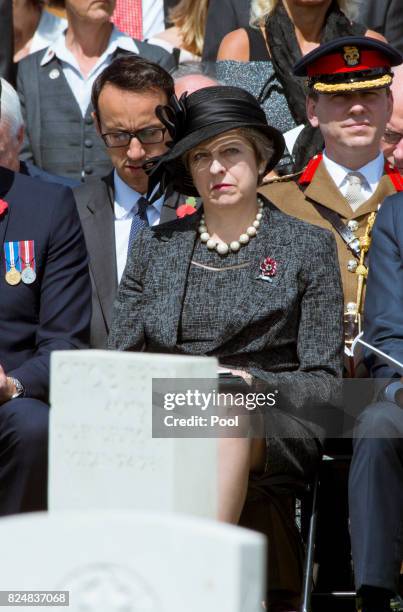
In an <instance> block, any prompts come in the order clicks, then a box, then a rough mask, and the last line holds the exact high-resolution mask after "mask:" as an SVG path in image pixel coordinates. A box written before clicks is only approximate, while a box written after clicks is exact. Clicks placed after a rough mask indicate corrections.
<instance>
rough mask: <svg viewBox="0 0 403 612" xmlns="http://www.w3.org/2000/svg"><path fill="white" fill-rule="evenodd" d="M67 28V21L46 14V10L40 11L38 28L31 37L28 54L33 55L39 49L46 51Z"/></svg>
mask: <svg viewBox="0 0 403 612" xmlns="http://www.w3.org/2000/svg"><path fill="white" fill-rule="evenodd" d="M66 28H67V20H66V19H62V18H61V17H57V16H56V15H52V13H48V11H47V10H46V9H44V10H43V11H42V15H41V18H40V20H39V24H38V27H37V28H36V30H35V34H34V35H33V37H32V42H31V44H30V46H29V52H30V53H35V52H36V51H40V50H41V49H46V47H49V45H50V44H51V43H53V42H55V41H56V40H57V39H58V38H59V36H60V35H61V34H62V32H64V30H65V29H66Z"/></svg>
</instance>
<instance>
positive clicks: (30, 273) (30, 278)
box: [21, 266, 36, 285]
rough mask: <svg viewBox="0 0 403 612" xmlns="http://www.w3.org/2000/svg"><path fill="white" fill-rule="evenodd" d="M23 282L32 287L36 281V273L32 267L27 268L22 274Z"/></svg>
mask: <svg viewBox="0 0 403 612" xmlns="http://www.w3.org/2000/svg"><path fill="white" fill-rule="evenodd" d="M21 280H22V282H23V283H25V284H26V285H31V284H32V283H33V282H34V281H35V280H36V273H35V270H33V269H32V268H31V267H29V266H28V267H26V268H24V270H23V271H22V272H21Z"/></svg>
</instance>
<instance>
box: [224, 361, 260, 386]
mask: <svg viewBox="0 0 403 612" xmlns="http://www.w3.org/2000/svg"><path fill="white" fill-rule="evenodd" d="M217 371H218V374H228V373H230V374H232V376H240V377H241V378H243V380H244V381H245V382H246V384H247V385H249V387H251V386H252V380H253V377H252V374H249V373H248V372H246V371H245V370H234V369H232V368H224V367H221V366H220V367H219V368H218V370H217Z"/></svg>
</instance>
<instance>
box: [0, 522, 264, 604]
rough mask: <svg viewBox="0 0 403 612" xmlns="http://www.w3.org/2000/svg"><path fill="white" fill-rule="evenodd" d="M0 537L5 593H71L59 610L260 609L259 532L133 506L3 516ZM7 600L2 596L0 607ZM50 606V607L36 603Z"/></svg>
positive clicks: (261, 551)
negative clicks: (138, 510)
mask: <svg viewBox="0 0 403 612" xmlns="http://www.w3.org/2000/svg"><path fill="white" fill-rule="evenodd" d="M0 542H1V555H2V558H3V560H4V562H3V563H2V570H1V589H3V590H7V591H14V590H18V591H39V593H44V592H45V591H68V592H69V607H62V606H60V607H59V606H57V609H58V610H60V611H62V610H66V611H67V610H68V612H190V611H191V612H206V611H208V612H261V610H262V604H261V602H262V600H263V598H264V575H265V574H264V564H265V538H264V537H263V536H262V535H260V534H258V533H255V532H253V531H248V530H246V529H241V528H239V527H233V526H229V525H224V524H222V523H218V522H216V521H211V520H206V519H199V518H195V517H187V516H181V515H172V514H171V515H164V516H161V515H154V514H149V513H147V514H144V513H136V512H131V513H128V512H124V513H121V512H114V513H112V512H109V513H105V512H97V511H94V512H91V513H89V512H85V513H76V512H73V513H64V512H55V513H53V514H45V513H39V514H31V515H25V516H19V517H12V518H5V519H2V520H1V521H0ZM6 597H7V595H6V594H4V593H3V592H0V604H1V605H3V603H5V602H6V601H7V599H6ZM47 597H52V596H47ZM53 597H54V599H53V601H54V602H55V601H56V599H55V596H53ZM59 598H60V596H59ZM48 601H49V600H48ZM48 605H49V604H48ZM53 605H54V606H56V603H54V604H53ZM15 609H16V608H15V606H6V607H4V608H3V607H1V610H5V611H6V610H7V611H9V612H12V610H15ZM22 609H24V610H25V609H31V608H28V607H23V608H22ZM49 609H52V610H54V609H55V608H53V607H52V608H49V607H44V606H39V607H35V608H32V610H38V612H39V611H42V612H45V611H46V610H49Z"/></svg>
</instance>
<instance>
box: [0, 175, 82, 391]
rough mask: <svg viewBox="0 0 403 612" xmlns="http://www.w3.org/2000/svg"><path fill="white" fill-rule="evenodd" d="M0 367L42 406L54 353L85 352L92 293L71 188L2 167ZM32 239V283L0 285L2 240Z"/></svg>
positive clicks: (0, 262) (1, 263) (0, 260)
mask: <svg viewBox="0 0 403 612" xmlns="http://www.w3.org/2000/svg"><path fill="white" fill-rule="evenodd" d="M0 198H2V199H3V200H5V201H6V202H7V203H8V210H7V211H6V213H5V214H4V215H3V216H2V217H1V218H0V245H1V253H0V269H1V274H0V364H1V365H2V366H3V368H4V369H5V371H6V373H7V374H9V375H11V376H15V377H16V378H18V379H19V380H20V381H21V382H22V384H23V385H24V387H25V391H26V395H27V396H28V397H33V398H37V399H40V400H43V401H47V398H48V389H49V357H50V353H51V351H55V350H67V349H75V348H85V347H86V345H87V342H88V336H89V324H90V316H91V303H90V299H91V294H90V285H89V275H88V266H87V252H86V249H85V243H84V238H83V233H82V230H81V226H80V220H79V218H78V214H77V211H76V207H75V203H74V198H73V195H72V192H71V190H70V189H67V188H65V187H59V186H57V185H51V184H50V183H45V182H41V181H36V180H33V179H31V178H29V177H26V176H23V175H22V174H14V173H13V172H11V171H10V170H6V169H5V168H0ZM21 240H34V248H35V258H36V273H37V279H36V280H35V281H34V283H32V284H31V285H26V284H24V283H23V282H20V283H19V284H18V285H15V286H11V285H9V284H7V282H6V280H5V272H6V266H5V256H4V242H11V241H21Z"/></svg>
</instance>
